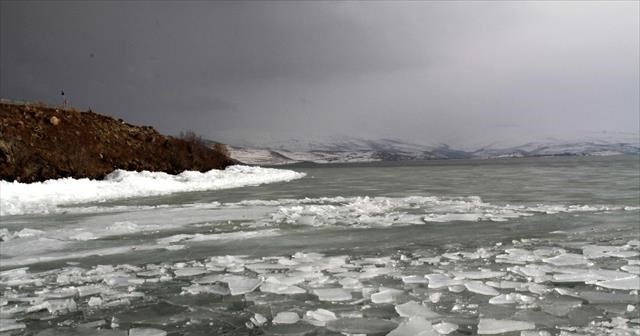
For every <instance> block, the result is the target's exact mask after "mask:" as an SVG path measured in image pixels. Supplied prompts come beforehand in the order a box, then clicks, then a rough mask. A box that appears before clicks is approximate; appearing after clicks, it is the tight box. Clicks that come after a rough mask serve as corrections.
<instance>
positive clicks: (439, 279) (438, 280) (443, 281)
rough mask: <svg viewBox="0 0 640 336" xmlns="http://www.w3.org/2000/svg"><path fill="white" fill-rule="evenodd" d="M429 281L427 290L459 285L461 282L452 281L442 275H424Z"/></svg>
mask: <svg viewBox="0 0 640 336" xmlns="http://www.w3.org/2000/svg"><path fill="white" fill-rule="evenodd" d="M425 277H426V278H427V279H429V288H435V289H437V288H443V287H448V286H452V285H460V284H461V283H462V282H461V281H459V280H453V279H451V278H450V277H448V276H446V275H444V274H438V273H435V274H427V275H425Z"/></svg>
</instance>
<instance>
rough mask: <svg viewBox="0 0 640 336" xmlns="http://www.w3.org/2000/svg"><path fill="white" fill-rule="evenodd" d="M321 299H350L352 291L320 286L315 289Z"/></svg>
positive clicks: (314, 292)
mask: <svg viewBox="0 0 640 336" xmlns="http://www.w3.org/2000/svg"><path fill="white" fill-rule="evenodd" d="M313 294H315V295H316V296H318V299H319V300H320V301H349V300H351V298H352V296H351V292H349V291H347V290H345V289H343V288H318V289H314V290H313Z"/></svg>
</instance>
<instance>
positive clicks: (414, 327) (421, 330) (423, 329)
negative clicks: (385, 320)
mask: <svg viewBox="0 0 640 336" xmlns="http://www.w3.org/2000/svg"><path fill="white" fill-rule="evenodd" d="M387 336H439V334H438V333H437V332H436V330H435V329H433V327H432V326H431V322H429V321H427V320H425V319H424V318H423V317H420V316H413V317H410V318H409V319H407V320H406V321H404V322H402V323H400V325H398V327H397V328H395V329H393V330H392V331H391V332H390V333H388V334H387Z"/></svg>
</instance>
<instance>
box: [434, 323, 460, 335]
mask: <svg viewBox="0 0 640 336" xmlns="http://www.w3.org/2000/svg"><path fill="white" fill-rule="evenodd" d="M433 329H435V330H436V331H437V332H438V334H440V335H448V334H450V333H452V332H454V331H456V330H458V325H457V324H455V323H449V322H440V323H438V324H434V325H433Z"/></svg>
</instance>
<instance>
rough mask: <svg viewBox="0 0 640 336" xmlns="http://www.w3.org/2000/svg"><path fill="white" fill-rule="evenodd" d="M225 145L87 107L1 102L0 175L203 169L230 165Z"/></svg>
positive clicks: (38, 177)
mask: <svg viewBox="0 0 640 336" xmlns="http://www.w3.org/2000/svg"><path fill="white" fill-rule="evenodd" d="M235 163H236V161H234V160H233V159H231V157H230V156H229V154H228V152H227V150H226V146H224V145H221V144H216V145H214V146H209V145H207V144H206V143H205V142H203V141H202V140H200V139H199V138H198V137H195V136H191V137H185V138H184V139H180V138H176V137H171V136H166V135H162V134H160V133H158V132H157V131H156V130H155V129H153V127H150V126H135V125H131V124H128V123H126V122H124V121H123V120H121V119H115V118H112V117H108V116H105V115H100V114H97V113H94V112H91V111H86V112H81V111H77V110H75V109H63V108H59V107H50V106H43V105H40V104H14V103H8V102H2V103H0V179H2V180H7V181H19V182H39V181H44V180H48V179H56V178H63V177H73V178H92V179H102V178H104V177H105V176H106V175H107V174H109V173H111V172H112V171H113V170H115V169H126V170H135V171H142V170H149V171H162V172H166V173H170V174H178V173H181V172H182V171H185V170H197V171H208V170H211V169H224V168H225V167H227V166H229V165H232V164H235Z"/></svg>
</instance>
